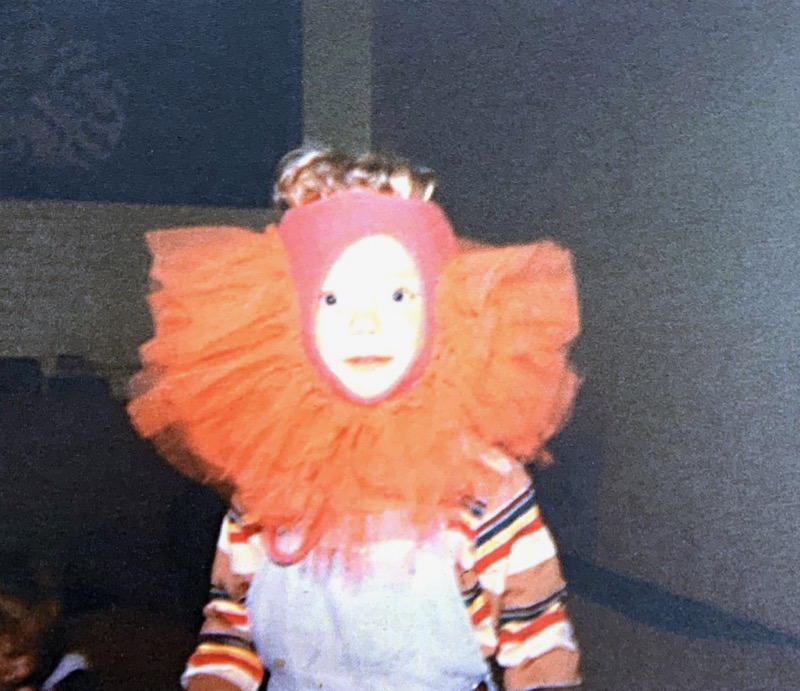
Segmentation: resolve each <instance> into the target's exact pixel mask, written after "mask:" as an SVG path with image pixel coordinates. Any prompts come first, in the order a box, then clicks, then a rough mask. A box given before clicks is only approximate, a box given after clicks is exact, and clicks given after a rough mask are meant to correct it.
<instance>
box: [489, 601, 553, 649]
mask: <svg viewBox="0 0 800 691" xmlns="http://www.w3.org/2000/svg"><path fill="white" fill-rule="evenodd" d="M566 620H567V612H566V610H565V609H564V608H563V607H559V608H558V609H557V610H555V611H554V612H545V613H544V614H542V615H541V616H539V617H537V618H536V619H534V620H533V621H532V622H531V623H530V624H527V625H526V626H523V627H522V628H521V629H519V630H517V631H509V630H508V629H501V630H500V635H499V636H498V640H499V642H500V645H507V644H509V643H522V642H523V641H526V640H528V639H530V638H533V637H534V636H535V635H537V634H539V633H541V632H542V631H544V630H545V629H547V628H549V627H551V626H554V625H555V624H560V623H562V622H564V621H566Z"/></svg>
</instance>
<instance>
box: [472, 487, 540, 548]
mask: <svg viewBox="0 0 800 691" xmlns="http://www.w3.org/2000/svg"><path fill="white" fill-rule="evenodd" d="M535 507H536V493H535V492H534V491H533V489H532V488H531V489H528V490H527V491H526V492H525V493H524V494H522V495H520V496H519V497H518V498H517V499H516V500H514V502H513V503H512V504H511V505H510V506H509V507H508V508H507V509H506V510H505V511H503V512H502V513H501V514H500V515H499V516H497V518H495V519H494V520H493V521H492V522H491V523H489V525H487V526H485V527H484V528H483V530H481V531H480V532H479V533H478V537H477V538H476V539H475V546H476V547H480V546H481V545H482V544H483V543H484V542H486V541H487V540H491V539H492V538H493V537H494V536H495V535H497V534H498V533H499V532H501V531H503V530H505V529H506V528H507V527H508V526H509V525H511V524H512V523H513V522H514V521H516V520H517V519H518V518H519V517H520V516H522V515H523V514H525V513H527V512H528V511H531V510H533V509H534V508H535Z"/></svg>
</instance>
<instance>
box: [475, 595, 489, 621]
mask: <svg viewBox="0 0 800 691" xmlns="http://www.w3.org/2000/svg"><path fill="white" fill-rule="evenodd" d="M489 614H490V610H489V603H488V602H487V601H486V599H485V598H484V600H483V604H482V605H481V606H480V607H478V609H476V610H475V611H474V612H473V613H472V614H471V615H470V619H471V620H472V623H473V624H474V625H475V626H477V625H478V624H480V623H481V622H483V621H486V619H488V618H489Z"/></svg>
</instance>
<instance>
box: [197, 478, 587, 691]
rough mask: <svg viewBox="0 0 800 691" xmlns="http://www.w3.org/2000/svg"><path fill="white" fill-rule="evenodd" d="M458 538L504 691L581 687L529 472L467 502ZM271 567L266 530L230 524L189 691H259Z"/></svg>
mask: <svg viewBox="0 0 800 691" xmlns="http://www.w3.org/2000/svg"><path fill="white" fill-rule="evenodd" d="M452 530H453V531H454V537H455V542H456V543H457V545H458V548H457V552H456V554H457V557H456V560H455V562H456V563H455V564H454V568H455V577H456V578H457V581H458V584H459V587H460V589H461V594H462V597H463V601H464V606H465V608H466V612H467V615H468V617H469V620H470V622H471V624H472V628H473V631H474V633H475V636H476V637H477V640H478V642H479V643H480V646H481V651H482V653H483V655H484V657H485V658H486V659H487V661H491V662H492V663H493V664H494V665H496V666H497V668H499V670H500V671H501V674H502V681H503V685H504V687H505V689H506V690H507V691H523V690H528V689H549V688H571V687H577V686H579V685H580V676H579V673H578V663H579V653H578V648H577V644H576V642H575V638H574V636H573V632H572V626H571V624H570V622H569V619H568V617H567V611H566V607H565V604H564V601H565V597H566V584H565V582H564V579H563V576H562V573H561V568H560V565H559V562H558V557H557V554H556V549H555V544H554V542H553V538H552V536H551V534H550V531H549V530H548V529H547V527H546V526H545V524H544V522H543V521H542V517H541V515H540V511H539V506H538V504H537V503H536V497H535V493H534V490H533V487H532V486H531V484H530V481H529V480H528V478H527V475H525V473H524V471H522V470H521V469H519V471H517V470H515V471H514V472H512V473H511V474H510V475H509V481H508V483H507V486H506V487H505V488H504V491H503V492H502V493H501V494H500V496H497V497H493V498H492V499H491V501H471V502H467V503H466V504H465V508H464V511H463V512H462V515H461V516H460V518H459V520H457V521H456V522H455V523H454V524H453V525H452ZM265 558H266V555H265V553H264V549H263V546H262V544H261V539H260V532H259V529H258V526H257V525H256V524H255V523H253V522H251V521H249V520H248V518H247V517H246V516H241V515H239V514H237V513H236V512H234V511H230V512H229V513H228V514H227V515H226V516H225V518H224V519H223V523H222V529H221V532H220V537H219V541H218V545H217V554H216V557H215V560H214V566H213V568H212V578H211V580H212V588H211V599H210V602H209V603H208V605H206V607H205V609H204V615H205V622H204V624H203V627H202V629H201V632H200V642H199V645H198V647H197V648H196V650H195V651H194V653H193V654H192V655H191V657H190V658H189V660H188V663H187V666H186V670H185V672H184V675H183V680H182V681H183V684H184V688H186V689H189V691H191V689H192V679H193V678H194V677H196V676H198V675H208V676H212V677H217V678H222V679H225V680H226V681H228V682H229V683H230V684H232V685H233V686H234V687H235V688H238V689H241V690H242V691H257V689H258V688H259V685H260V684H261V682H262V680H263V677H264V667H263V665H262V662H261V660H260V659H259V656H258V654H257V653H256V651H255V648H254V645H253V641H252V634H251V628H250V621H249V617H248V611H247V607H246V596H247V592H248V588H249V584H250V580H251V579H252V577H253V575H254V574H255V572H256V571H257V569H258V568H259V564H260V563H261V561H262V560H263V559H265Z"/></svg>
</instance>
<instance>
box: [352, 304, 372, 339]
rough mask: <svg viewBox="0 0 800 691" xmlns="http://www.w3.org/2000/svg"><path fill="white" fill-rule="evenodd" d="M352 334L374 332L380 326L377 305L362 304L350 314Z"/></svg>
mask: <svg viewBox="0 0 800 691" xmlns="http://www.w3.org/2000/svg"><path fill="white" fill-rule="evenodd" d="M349 326H350V333H351V334H374V333H376V332H377V331H378V329H379V328H380V320H379V319H378V311H377V310H376V309H375V305H374V304H371V305H361V306H359V307H357V308H355V309H354V310H353V312H352V314H351V315H350V324H349Z"/></svg>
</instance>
